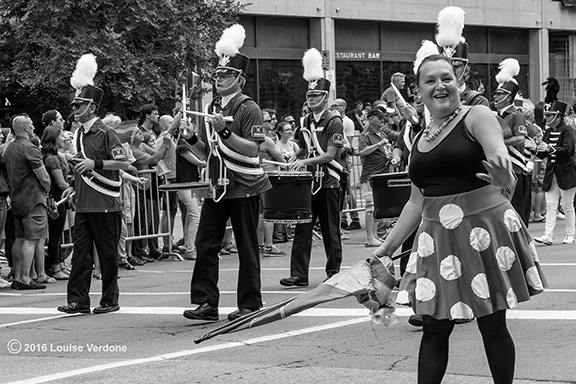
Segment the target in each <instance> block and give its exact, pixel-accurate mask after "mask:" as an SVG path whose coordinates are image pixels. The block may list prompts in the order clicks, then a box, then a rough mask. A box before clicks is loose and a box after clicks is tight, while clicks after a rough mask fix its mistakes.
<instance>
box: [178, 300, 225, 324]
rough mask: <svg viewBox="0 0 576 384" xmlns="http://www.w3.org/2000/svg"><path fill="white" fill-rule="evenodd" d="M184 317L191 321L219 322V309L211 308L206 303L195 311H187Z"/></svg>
mask: <svg viewBox="0 0 576 384" xmlns="http://www.w3.org/2000/svg"><path fill="white" fill-rule="evenodd" d="M183 315H184V317H185V318H187V319H190V320H204V321H218V307H211V306H210V305H208V303H204V304H200V305H199V306H198V307H196V308H195V309H187V310H185V311H184V313H183Z"/></svg>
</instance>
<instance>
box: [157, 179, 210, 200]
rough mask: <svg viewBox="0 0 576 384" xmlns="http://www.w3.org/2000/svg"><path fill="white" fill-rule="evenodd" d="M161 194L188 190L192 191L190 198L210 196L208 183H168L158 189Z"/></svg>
mask: <svg viewBox="0 0 576 384" xmlns="http://www.w3.org/2000/svg"><path fill="white" fill-rule="evenodd" d="M158 189H159V190H160V191H161V192H172V191H182V190H186V189H190V190H191V191H192V197H195V198H198V199H202V198H205V197H211V196H210V183H204V182H198V181H190V182H187V183H169V184H162V185H161V186H159V187H158Z"/></svg>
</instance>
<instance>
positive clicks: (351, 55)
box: [336, 51, 382, 61]
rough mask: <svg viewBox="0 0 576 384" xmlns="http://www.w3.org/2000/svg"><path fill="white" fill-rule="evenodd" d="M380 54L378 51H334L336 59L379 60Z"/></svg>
mask: <svg viewBox="0 0 576 384" xmlns="http://www.w3.org/2000/svg"><path fill="white" fill-rule="evenodd" d="M381 56H382V52H379V51H336V60H351V61H372V60H373V61H380V58H381Z"/></svg>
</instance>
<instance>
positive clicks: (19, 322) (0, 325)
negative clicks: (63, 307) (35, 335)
mask: <svg viewBox="0 0 576 384" xmlns="http://www.w3.org/2000/svg"><path fill="white" fill-rule="evenodd" d="M51 313H52V312H51ZM58 313H62V312H58ZM10 314H11V315H12V313H10ZM78 315H81V314H80V313H73V314H69V315H58V316H50V317H42V318H40V319H30V320H23V321H17V322H15V323H7V324H0V328H7V327H13V326H15V325H22V324H30V323H37V322H39V321H46V320H53V319H60V318H62V317H72V316H78Z"/></svg>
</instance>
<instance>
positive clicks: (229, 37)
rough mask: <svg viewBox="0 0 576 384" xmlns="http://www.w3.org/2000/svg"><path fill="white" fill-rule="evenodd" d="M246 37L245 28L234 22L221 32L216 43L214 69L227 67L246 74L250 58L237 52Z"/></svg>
mask: <svg viewBox="0 0 576 384" xmlns="http://www.w3.org/2000/svg"><path fill="white" fill-rule="evenodd" d="M244 39H246V30H245V29H244V27H243V26H241V25H240V24H234V25H232V26H231V27H229V28H226V29H225V30H224V31H223V32H222V36H221V37H220V40H219V41H218V42H217V43H216V54H217V55H218V57H219V59H218V67H216V70H219V69H220V70H222V69H227V70H231V71H235V72H240V73H241V74H242V75H244V76H245V75H246V73H247V72H248V64H249V63H250V59H248V57H247V56H246V55H243V54H242V53H240V52H239V49H240V48H242V46H243V45H244Z"/></svg>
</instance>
